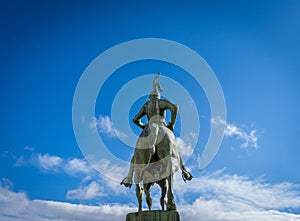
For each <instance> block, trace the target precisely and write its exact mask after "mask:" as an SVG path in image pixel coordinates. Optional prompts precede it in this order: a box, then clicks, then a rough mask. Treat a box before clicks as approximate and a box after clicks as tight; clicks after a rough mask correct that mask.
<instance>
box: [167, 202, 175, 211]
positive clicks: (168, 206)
mask: <svg viewBox="0 0 300 221" xmlns="http://www.w3.org/2000/svg"><path fill="white" fill-rule="evenodd" d="M176 209H177V208H176V205H175V203H172V204H168V205H167V210H176Z"/></svg>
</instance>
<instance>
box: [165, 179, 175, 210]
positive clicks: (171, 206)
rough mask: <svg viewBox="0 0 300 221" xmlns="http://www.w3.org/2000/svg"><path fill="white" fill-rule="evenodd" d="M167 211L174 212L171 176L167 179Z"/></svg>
mask: <svg viewBox="0 0 300 221" xmlns="http://www.w3.org/2000/svg"><path fill="white" fill-rule="evenodd" d="M167 210H176V204H175V200H174V194H173V175H170V176H169V177H168V203H167Z"/></svg>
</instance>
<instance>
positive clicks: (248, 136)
mask: <svg viewBox="0 0 300 221" xmlns="http://www.w3.org/2000/svg"><path fill="white" fill-rule="evenodd" d="M211 125H212V127H219V128H222V129H224V135H225V136H227V137H236V138H237V139H239V140H242V142H243V143H242V144H241V147H242V148H248V147H254V148H255V149H256V148H258V137H257V131H256V130H253V129H252V130H250V132H248V133H247V132H246V131H244V130H243V129H241V128H239V127H238V126H236V125H234V124H230V123H228V122H226V121H225V120H223V119H220V118H212V119H211Z"/></svg>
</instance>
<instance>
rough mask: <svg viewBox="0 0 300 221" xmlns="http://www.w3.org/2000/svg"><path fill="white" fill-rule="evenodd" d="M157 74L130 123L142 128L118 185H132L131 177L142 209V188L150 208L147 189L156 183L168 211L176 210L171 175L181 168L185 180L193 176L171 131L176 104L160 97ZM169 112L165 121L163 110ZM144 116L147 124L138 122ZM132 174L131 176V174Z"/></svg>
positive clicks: (150, 203)
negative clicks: (169, 116) (169, 114)
mask: <svg viewBox="0 0 300 221" xmlns="http://www.w3.org/2000/svg"><path fill="white" fill-rule="evenodd" d="M159 76H160V73H158V75H157V76H156V77H155V78H154V80H153V90H152V92H151V93H150V95H149V101H147V102H146V103H145V104H144V105H143V106H142V108H141V109H140V111H139V112H138V113H137V115H136V116H135V117H134V118H133V122H134V123H135V124H136V125H137V126H139V127H141V128H142V129H143V131H142V133H141V134H140V136H139V139H138V141H137V143H136V148H135V151H134V155H133V157H132V159H131V164H130V169H129V172H128V175H127V177H125V178H124V179H123V181H122V182H121V184H123V185H125V186H126V187H131V185H132V180H133V178H134V183H135V184H136V196H137V199H138V210H139V211H141V210H142V198H143V191H145V193H146V200H147V204H148V208H149V210H151V207H152V199H151V196H150V189H151V187H152V186H153V185H154V183H157V184H158V185H160V187H161V190H162V196H161V201H160V202H161V207H162V210H164V198H165V195H166V194H167V210H176V204H175V201H174V193H173V174H174V173H175V172H176V171H177V170H178V169H179V168H180V169H181V170H182V177H183V179H184V181H186V180H191V179H192V178H193V176H192V175H191V174H190V173H189V172H188V171H187V170H186V169H185V166H184V165H183V161H182V159H181V156H180V153H179V151H178V149H177V147H176V143H175V136H174V133H173V130H174V124H175V121H176V118H177V113H178V106H177V105H175V104H173V103H171V102H170V101H168V100H166V99H160V93H159V92H158V91H157V88H158V90H159V91H160V92H162V91H163V90H162V88H161V86H160V85H159V83H157V82H156V81H157V79H158V77H159ZM166 110H169V111H170V112H171V122H169V123H168V124H166V123H165V112H166ZM145 115H146V116H147V119H148V123H147V124H146V125H144V124H143V123H142V122H141V118H142V117H143V116H145ZM133 173H134V177H133Z"/></svg>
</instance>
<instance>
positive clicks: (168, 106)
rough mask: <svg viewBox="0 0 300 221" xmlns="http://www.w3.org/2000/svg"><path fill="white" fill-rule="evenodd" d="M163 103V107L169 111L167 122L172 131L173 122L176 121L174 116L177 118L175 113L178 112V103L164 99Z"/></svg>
mask: <svg viewBox="0 0 300 221" xmlns="http://www.w3.org/2000/svg"><path fill="white" fill-rule="evenodd" d="M163 103H164V106H165V107H164V108H165V109H166V110H169V111H170V112H171V122H169V123H168V128H169V129H171V130H172V131H173V130H174V125H175V122H176V118H177V113H178V105H177V104H172V103H171V102H170V101H168V100H164V101H163Z"/></svg>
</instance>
